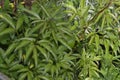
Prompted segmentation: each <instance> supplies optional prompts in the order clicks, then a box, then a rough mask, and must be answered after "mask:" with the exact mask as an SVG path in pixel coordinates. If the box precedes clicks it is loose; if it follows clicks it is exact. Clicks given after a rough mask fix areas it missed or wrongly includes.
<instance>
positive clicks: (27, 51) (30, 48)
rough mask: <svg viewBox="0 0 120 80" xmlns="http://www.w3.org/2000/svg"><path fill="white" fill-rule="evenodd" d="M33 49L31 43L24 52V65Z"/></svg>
mask: <svg viewBox="0 0 120 80" xmlns="http://www.w3.org/2000/svg"><path fill="white" fill-rule="evenodd" d="M33 48H34V44H33V43H31V44H30V45H29V47H28V49H27V50H26V57H25V61H24V62H25V63H26V62H27V61H28V60H29V59H30V56H31V54H32V51H33Z"/></svg>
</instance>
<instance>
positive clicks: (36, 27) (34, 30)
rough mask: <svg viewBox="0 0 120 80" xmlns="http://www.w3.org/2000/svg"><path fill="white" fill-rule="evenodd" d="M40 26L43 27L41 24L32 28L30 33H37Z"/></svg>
mask: <svg viewBox="0 0 120 80" xmlns="http://www.w3.org/2000/svg"><path fill="white" fill-rule="evenodd" d="M42 26H43V23H40V24H38V25H36V26H34V27H33V28H32V29H31V30H30V33H34V32H36V31H38V30H39V29H40V28H41V27H42Z"/></svg>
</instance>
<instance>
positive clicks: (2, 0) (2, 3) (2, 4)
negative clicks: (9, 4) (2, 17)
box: [0, 0, 4, 8]
mask: <svg viewBox="0 0 120 80" xmlns="http://www.w3.org/2000/svg"><path fill="white" fill-rule="evenodd" d="M0 6H1V8H3V7H4V0H1V1H0Z"/></svg>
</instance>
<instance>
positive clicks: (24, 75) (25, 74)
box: [18, 73, 27, 80]
mask: <svg viewBox="0 0 120 80" xmlns="http://www.w3.org/2000/svg"><path fill="white" fill-rule="evenodd" d="M26 77H27V73H21V74H20V76H19V78H18V80H25V78H26Z"/></svg>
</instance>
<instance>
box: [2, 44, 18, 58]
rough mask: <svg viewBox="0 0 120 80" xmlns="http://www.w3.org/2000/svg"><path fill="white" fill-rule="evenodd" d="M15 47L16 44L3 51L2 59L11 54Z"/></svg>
mask: <svg viewBox="0 0 120 80" xmlns="http://www.w3.org/2000/svg"><path fill="white" fill-rule="evenodd" d="M16 45H17V44H16V43H13V44H11V45H10V46H9V47H8V49H7V50H6V51H5V54H4V57H6V56H7V55H9V54H11V53H12V52H13V51H14V49H15V47H16Z"/></svg>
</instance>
